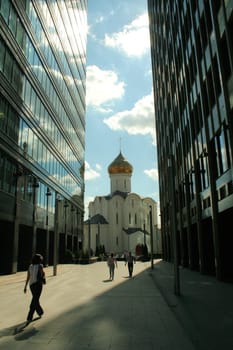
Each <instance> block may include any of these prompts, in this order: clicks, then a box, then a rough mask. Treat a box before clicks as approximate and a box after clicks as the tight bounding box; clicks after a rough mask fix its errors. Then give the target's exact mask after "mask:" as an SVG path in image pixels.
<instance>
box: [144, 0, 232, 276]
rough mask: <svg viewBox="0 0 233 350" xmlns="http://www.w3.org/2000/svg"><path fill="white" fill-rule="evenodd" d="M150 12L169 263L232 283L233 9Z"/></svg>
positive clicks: (193, 6)
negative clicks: (176, 261) (172, 262)
mask: <svg viewBox="0 0 233 350" xmlns="http://www.w3.org/2000/svg"><path fill="white" fill-rule="evenodd" d="M148 11H149V19H150V37H151V57H152V71H153V84H154V98H155V118H156V130H157V146H158V166H159V178H160V206H161V226H162V227H161V229H162V240H163V256H164V259H165V260H168V261H172V260H175V259H176V256H177V258H178V263H179V264H181V265H182V266H184V267H189V268H191V269H194V270H197V271H200V272H201V273H206V274H212V275H215V276H216V277H217V278H218V279H220V280H226V281H233V269H232V251H233V233H232V232H233V231H232V217H233V154H232V150H233V50H232V48H233V36H232V32H233V2H232V1H227V0H222V1H220V0H212V1H211V0H199V1H196V0H193V1H191V0H190V1H189V0H179V1H178V0H174V1H165V0H164V1H163V0H161V1H154V0H148Z"/></svg>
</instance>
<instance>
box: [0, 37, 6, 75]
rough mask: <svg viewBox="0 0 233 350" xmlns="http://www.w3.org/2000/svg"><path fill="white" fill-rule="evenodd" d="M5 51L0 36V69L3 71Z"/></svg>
mask: <svg viewBox="0 0 233 350" xmlns="http://www.w3.org/2000/svg"><path fill="white" fill-rule="evenodd" d="M5 52H6V50H5V45H4V43H3V41H2V38H1V37H0V71H3V67H4V58H5Z"/></svg>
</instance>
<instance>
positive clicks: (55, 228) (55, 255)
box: [53, 193, 60, 276]
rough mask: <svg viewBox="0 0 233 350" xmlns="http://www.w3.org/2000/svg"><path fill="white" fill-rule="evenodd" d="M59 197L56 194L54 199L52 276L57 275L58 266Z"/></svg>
mask: <svg viewBox="0 0 233 350" xmlns="http://www.w3.org/2000/svg"><path fill="white" fill-rule="evenodd" d="M59 201H60V196H59V194H58V193H56V197H55V215H54V242H53V246H54V251H53V275H54V276H56V275H57V264H58V210H59V206H58V204H59Z"/></svg>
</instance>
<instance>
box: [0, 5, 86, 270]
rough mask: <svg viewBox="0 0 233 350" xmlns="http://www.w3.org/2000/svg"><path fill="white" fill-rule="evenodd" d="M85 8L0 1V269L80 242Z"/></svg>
mask: <svg viewBox="0 0 233 350" xmlns="http://www.w3.org/2000/svg"><path fill="white" fill-rule="evenodd" d="M86 11H87V2H86V0H79V1H78V0H77V1H76V0H66V1H65V0H63V1H45V0H20V1H19V0H17V1H16V0H0V230H1V234H0V273H10V272H16V271H18V270H23V269H25V268H27V266H28V264H29V262H30V260H31V257H32V254H33V253H35V252H38V253H41V254H42V255H43V256H44V263H45V264H56V263H57V262H64V261H65V258H66V254H67V251H72V252H75V251H76V250H78V249H79V247H80V240H81V236H82V220H83V210H84V209H83V208H84V205H83V194H84V179H83V173H84V150H85V141H84V139H85V78H86V29H87V23H86V22H87V18H86Z"/></svg>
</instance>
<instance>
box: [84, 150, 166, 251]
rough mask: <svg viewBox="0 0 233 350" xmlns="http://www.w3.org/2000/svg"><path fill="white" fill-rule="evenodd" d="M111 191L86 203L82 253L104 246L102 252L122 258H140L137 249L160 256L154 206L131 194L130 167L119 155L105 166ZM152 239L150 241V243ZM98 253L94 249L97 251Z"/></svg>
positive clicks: (150, 201)
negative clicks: (145, 249)
mask: <svg viewBox="0 0 233 350" xmlns="http://www.w3.org/2000/svg"><path fill="white" fill-rule="evenodd" d="M108 173H109V176H110V185H111V191H110V194H108V195H106V196H97V197H95V199H94V201H93V202H90V203H89V218H88V220H86V221H85V223H84V237H83V251H92V252H93V253H94V254H95V252H96V248H97V247H100V246H102V247H103V246H104V249H105V252H106V253H107V254H108V253H111V252H113V253H114V254H118V255H122V254H124V252H126V251H131V252H132V254H134V255H141V247H142V246H145V245H146V246H147V249H148V252H149V253H150V252H151V241H152V242H153V253H154V254H161V238H160V230H158V225H157V203H156V202H155V201H154V200H153V199H152V198H149V197H145V198H143V197H140V195H138V194H137V193H134V192H131V176H132V173H133V167H132V165H131V164H130V163H129V162H128V161H127V160H126V159H125V158H124V156H123V155H122V153H121V152H120V153H119V155H118V156H117V157H116V159H115V160H114V161H113V162H112V163H111V164H110V165H109V167H108ZM151 238H152V240H151ZM97 249H98V248H97Z"/></svg>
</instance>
